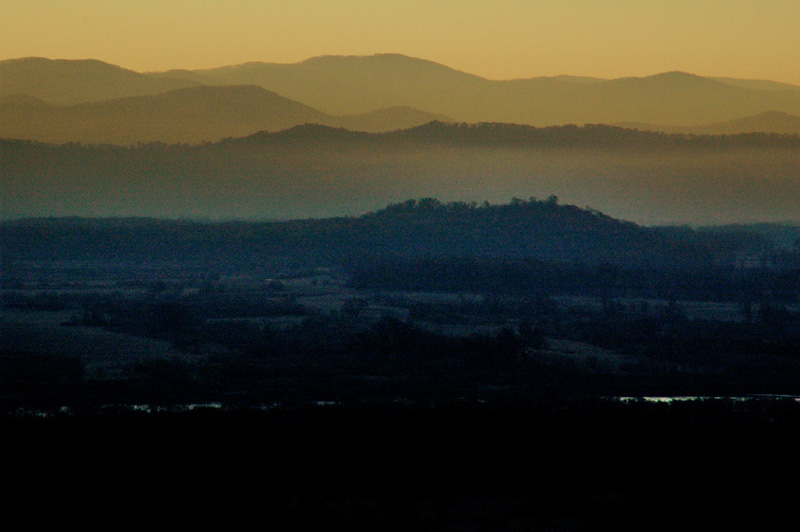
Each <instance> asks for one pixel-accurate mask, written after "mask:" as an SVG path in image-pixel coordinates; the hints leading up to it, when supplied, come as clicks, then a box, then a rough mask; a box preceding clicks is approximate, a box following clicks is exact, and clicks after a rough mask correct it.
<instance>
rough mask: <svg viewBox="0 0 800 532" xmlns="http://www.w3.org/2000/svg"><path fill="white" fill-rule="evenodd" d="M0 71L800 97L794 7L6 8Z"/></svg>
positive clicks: (774, 3)
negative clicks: (284, 75)
mask: <svg viewBox="0 0 800 532" xmlns="http://www.w3.org/2000/svg"><path fill="white" fill-rule="evenodd" d="M5 12H6V15H7V16H5V17H3V18H2V19H0V59H1V60H5V59H14V58H20V57H47V58H52V59H89V58H92V59H99V60H101V61H105V62H108V63H111V64H115V65H118V66H122V67H124V68H128V69H131V70H135V71H138V72H157V71H164V70H171V69H189V70H196V69H207V68H215V67H221V66H226V65H238V64H243V63H247V62H268V63H283V64H286V63H297V62H300V61H303V60H306V59H309V58H313V57H318V56H324V55H356V56H364V55H372V54H377V53H398V54H403V55H408V56H410V57H419V58H424V59H427V60H430V61H433V62H436V63H439V64H443V65H447V66H449V67H451V68H453V69H456V70H460V71H462V72H468V73H471V74H475V75H478V76H481V77H485V78H487V79H492V80H511V79H525V78H531V77H541V76H544V77H548V76H558V75H572V76H586V77H599V78H606V79H614V78H620V77H644V76H649V75H654V74H657V73H661V72H672V71H681V72H689V73H693V74H697V75H702V76H716V77H733V78H743V79H759V80H771V81H778V82H784V83H791V84H800V33H798V32H797V31H796V21H797V20H800V2H795V1H793V0H769V1H764V2H759V3H757V4H756V3H751V2H730V1H722V0H692V1H688V0H679V1H674V2H670V3H669V5H666V4H661V3H649V2H647V3H645V2H634V1H633V0H621V1H614V2H611V1H589V0H582V1H576V2H569V3H565V2H555V1H552V0H548V1H544V2H536V3H519V2H512V1H510V0H501V1H499V2H498V1H495V2H491V3H489V2H485V1H472V2H453V1H449V0H448V1H437V2H422V1H412V2H405V3H402V4H397V3H389V2H385V1H378V2H375V1H370V2H366V1H363V0H350V1H348V2H333V1H330V0H325V1H321V2H314V3H309V2H287V1H278V2H270V3H269V4H268V5H267V4H265V3H263V2H255V1H252V0H238V1H226V2H224V3H223V2H221V1H219V0H209V1H206V2H202V3H198V2H190V1H187V0H183V1H176V2H169V3H163V2H155V1H153V0H143V1H140V2H135V3H123V2H87V1H75V2H69V3H52V2H45V1H41V0H33V1H30V0H29V1H21V0H7V1H6V2H5Z"/></svg>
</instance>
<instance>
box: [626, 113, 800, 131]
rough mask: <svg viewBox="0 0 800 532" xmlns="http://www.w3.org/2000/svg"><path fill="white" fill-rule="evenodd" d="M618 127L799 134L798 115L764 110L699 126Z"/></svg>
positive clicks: (644, 125) (643, 125) (646, 125)
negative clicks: (755, 113) (751, 114)
mask: <svg viewBox="0 0 800 532" xmlns="http://www.w3.org/2000/svg"><path fill="white" fill-rule="evenodd" d="M616 125H618V126H620V127H625V128H631V129H641V130H645V131H662V132H664V133H683V134H692V135H737V134H739V133H778V134H783V135H798V134H800V116H797V115H790V114H787V113H781V112H779V111H766V112H763V113H759V114H757V115H753V116H746V117H744V118H738V119H735V120H727V121H725V122H717V123H715V124H705V125H701V126H687V127H680V126H672V127H670V126H659V125H655V124H640V123H635V122H634V123H621V124H616Z"/></svg>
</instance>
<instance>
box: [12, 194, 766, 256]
mask: <svg viewBox="0 0 800 532" xmlns="http://www.w3.org/2000/svg"><path fill="white" fill-rule="evenodd" d="M0 227H2V248H3V256H4V258H5V259H6V260H11V261H14V260H18V259H21V260H45V261H46V260H78V261H80V260H103V261H120V262H126V261H148V262H149V261H180V262H191V263H197V262H201V263H214V264H224V265H226V267H228V268H234V269H235V268H236V267H237V265H246V266H247V267H252V266H253V265H257V264H258V263H259V261H265V260H268V259H270V258H275V257H284V258H290V259H292V260H297V261H301V262H303V263H305V264H317V265H327V266H339V265H352V264H356V263H357V264H364V263H365V262H369V261H371V260H376V259H378V260H386V259H395V258H396V259H407V258H415V259H416V258H425V259H437V258H440V259H444V258H448V259H450V258H468V259H487V258H488V259H495V258H504V259H514V260H516V259H532V260H539V261H543V262H549V263H563V264H587V265H597V264H612V265H619V266H630V267H646V268H654V269H659V268H665V267H670V268H671V267H690V266H694V265H709V264H712V263H730V262H732V261H733V260H734V257H735V256H736V254H737V253H741V252H742V251H745V250H752V249H755V248H763V247H764V246H765V239H763V238H761V237H758V236H755V235H751V234H747V233H726V234H714V235H712V234H710V233H699V232H695V231H692V230H688V229H687V230H681V231H672V232H668V231H663V230H657V229H650V228H644V227H640V226H637V225H635V224H633V223H630V222H624V221H620V220H617V219H614V218H611V217H609V216H606V215H604V214H602V213H600V212H598V211H595V210H593V209H589V208H579V207H576V206H572V205H560V204H559V203H558V199H557V198H556V197H554V196H551V197H550V198H547V199H544V200H537V199H535V198H531V199H529V200H521V199H513V200H512V201H511V203H508V204H503V205H490V204H489V203H484V204H476V203H465V202H451V203H443V202H440V201H439V200H436V199H433V198H424V199H420V200H409V201H406V202H403V203H397V204H392V205H389V206H388V207H386V208H384V209H382V210H379V211H376V212H372V213H368V214H365V215H362V216H359V217H339V218H325V219H305V220H293V221H284V222H242V221H236V222H218V223H210V222H197V221H176V220H157V219H146V218H104V219H101V218H40V219H22V220H16V221H7V222H3V223H2V225H0Z"/></svg>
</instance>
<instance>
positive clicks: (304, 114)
mask: <svg viewBox="0 0 800 532" xmlns="http://www.w3.org/2000/svg"><path fill="white" fill-rule="evenodd" d="M212 87H213V88H212ZM0 97H2V100H0V136H3V137H9V138H30V139H35V140H42V141H57V142H63V141H81V142H113V143H132V142H147V141H151V140H161V141H169V142H192V143H193V142H200V141H214V140H218V139H220V138H224V137H229V136H241V135H249V134H252V133H255V132H257V131H259V130H270V131H275V130H277V129H282V128H286V127H291V126H294V125H298V124H302V123H312V122H313V123H319V124H324V125H329V126H333V127H345V128H348V129H353V130H361V131H389V130H393V129H402V128H407V127H413V126H416V125H420V124H422V123H425V122H427V121H430V120H434V119H435V120H441V121H449V120H453V121H458V122H470V123H475V122H506V123H516V124H529V125H535V126H548V125H560V124H587V123H588V124H591V123H594V124H629V125H633V126H634V127H639V128H641V129H653V130H659V131H670V132H691V133H704V132H708V133H713V134H717V133H716V132H724V133H740V132H748V131H763V132H776V133H797V134H800V128H797V127H796V126H795V125H794V124H795V123H796V119H797V117H798V116H800V86H795V85H789V84H785V83H778V82H773V81H765V80H743V79H731V78H710V77H701V76H696V75H692V74H687V73H682V72H669V73H663V74H657V75H654V76H649V77H640V78H620V79H612V80H606V79H598V78H588V77H576V76H556V77H539V78H530V79H518V80H507V81H495V80H488V79H485V78H482V77H479V76H475V75H472V74H468V73H465V72H461V71H457V70H454V69H451V68H449V67H446V66H444V65H440V64H437V63H434V62H431V61H426V60H422V59H416V58H412V57H407V56H403V55H398V54H378V55H372V56H324V57H317V58H313V59H308V60H306V61H302V62H300V63H295V64H275V63H246V64H243V65H236V66H226V67H220V68H215V69H208V70H193V71H190V70H171V71H167V72H158V73H139V72H134V71H131V70H126V69H124V68H120V67H118V66H114V65H109V64H107V63H103V62H101V61H96V60H81V61H67V60H50V59H42V58H23V59H11V60H6V61H2V62H0ZM680 128H684V129H682V130H681V129H680ZM689 128H691V129H689Z"/></svg>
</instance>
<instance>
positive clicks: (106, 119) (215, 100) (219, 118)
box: [0, 85, 450, 145]
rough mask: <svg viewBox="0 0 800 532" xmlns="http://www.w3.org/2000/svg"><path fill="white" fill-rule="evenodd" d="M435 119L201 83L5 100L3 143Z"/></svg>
mask: <svg viewBox="0 0 800 532" xmlns="http://www.w3.org/2000/svg"><path fill="white" fill-rule="evenodd" d="M434 120H438V121H450V119H449V118H448V117H445V116H442V115H435V114H431V113H424V112H422V111H417V110H416V109H411V108H403V107H394V108H390V109H379V110H377V111H373V112H371V113H364V114H361V115H349V116H332V115H328V114H326V113H323V112H321V111H317V110H316V109H313V108H311V107H309V106H307V105H303V104H301V103H299V102H296V101H294V100H290V99H288V98H284V97H283V96H280V95H278V94H276V93H274V92H271V91H268V90H266V89H262V88H261V87H257V86H255V85H231V86H204V85H198V86H192V87H186V88H182V89H175V90H171V91H168V92H163V93H159V94H154V95H146V96H130V97H127V98H118V99H112V100H103V101H99V102H88V103H80V104H75V105H68V106H63V105H53V104H50V103H47V102H45V101H43V100H41V99H38V98H35V97H33V96H23V95H10V96H3V97H0V137H5V138H15V139H30V140H37V141H41V142H57V143H60V142H83V143H87V144H121V145H128V144H136V143H139V142H153V141H158V142H169V143H200V142H213V141H218V140H221V139H223V138H226V137H242V136H247V135H251V134H253V133H255V132H258V131H264V130H266V131H279V130H284V129H288V128H290V127H293V126H297V125H301V124H321V125H326V126H331V127H343V128H347V129H352V130H355V131H370V132H378V131H391V130H396V129H403V128H409V127H413V126H416V125H420V124H425V123H428V122H431V121H434Z"/></svg>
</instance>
